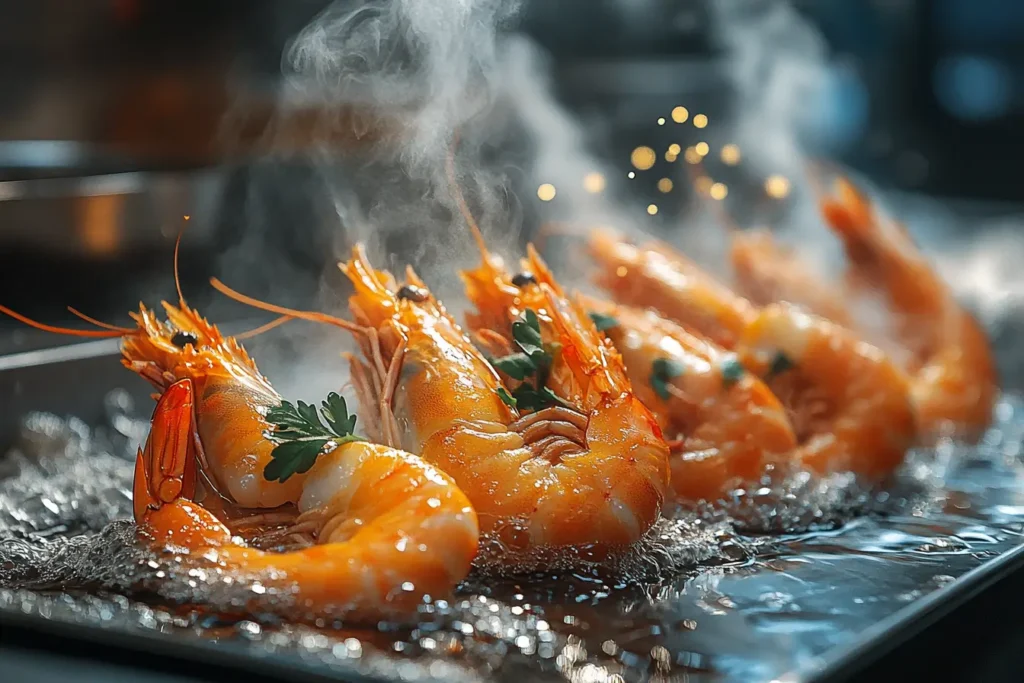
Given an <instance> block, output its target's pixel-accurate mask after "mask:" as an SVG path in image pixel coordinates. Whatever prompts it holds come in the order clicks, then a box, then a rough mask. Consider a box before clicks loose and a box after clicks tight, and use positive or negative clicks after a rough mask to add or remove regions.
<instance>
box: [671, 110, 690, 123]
mask: <svg viewBox="0 0 1024 683" xmlns="http://www.w3.org/2000/svg"><path fill="white" fill-rule="evenodd" d="M689 117H690V112H689V111H687V110H686V107H676V108H675V109H673V110H672V120H673V121H675V122H676V123H684V122H685V121H686V119H688V118H689Z"/></svg>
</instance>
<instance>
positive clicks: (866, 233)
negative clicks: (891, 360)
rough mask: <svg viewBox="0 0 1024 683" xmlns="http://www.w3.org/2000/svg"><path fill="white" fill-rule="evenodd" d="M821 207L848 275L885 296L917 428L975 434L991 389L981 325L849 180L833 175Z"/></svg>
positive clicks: (994, 382) (987, 412) (988, 407)
mask: <svg viewBox="0 0 1024 683" xmlns="http://www.w3.org/2000/svg"><path fill="white" fill-rule="evenodd" d="M821 210H822V213H823V215H824V216H825V219H826V221H828V224H829V225H830V226H831V228H832V230H833V232H835V233H836V234H837V235H838V236H839V237H840V238H841V239H842V240H843V243H844V246H845V249H846V254H847V257H848V258H849V260H850V272H849V276H850V277H849V278H848V279H849V280H850V282H851V283H854V282H855V283H856V286H858V287H866V286H867V287H879V288H881V290H882V291H883V292H884V294H885V296H886V298H887V300H888V305H889V308H890V310H891V312H892V315H893V316H894V318H895V322H894V324H893V325H892V328H893V329H892V336H893V337H894V338H895V340H896V342H897V343H899V344H900V345H901V346H902V347H903V348H905V349H906V350H907V351H909V355H910V357H909V360H908V362H907V364H906V366H907V367H906V369H907V371H908V372H909V373H910V374H911V377H912V391H913V396H914V403H915V404H916V406H917V411H918V415H919V418H920V420H921V424H922V428H923V431H924V432H925V433H926V434H928V435H932V436H933V435H953V436H959V437H967V438H974V437H977V436H979V435H980V434H981V432H982V431H983V430H984V429H985V428H986V427H987V426H988V424H989V422H990V420H991V419H992V407H993V404H994V403H995V400H996V396H997V394H998V379H997V377H996V370H995V363H994V360H993V357H992V350H991V347H990V344H989V340H988V337H987V336H986V334H985V332H984V330H983V329H982V327H981V325H980V324H979V323H978V322H977V320H975V319H974V317H973V316H972V315H971V314H970V313H968V312H967V311H966V310H964V309H963V308H962V307H961V306H960V305H959V304H958V303H957V301H956V299H955V297H954V296H953V294H952V292H950V290H949V288H948V287H947V286H946V284H945V283H944V282H943V281H942V279H941V277H940V276H939V275H938V273H936V272H935V270H934V268H932V266H931V264H929V263H928V261H927V259H926V258H925V257H924V256H923V255H922V254H921V252H920V250H919V249H918V247H917V245H915V244H914V242H913V240H912V239H911V238H910V235H909V234H908V233H907V231H906V229H905V228H904V227H903V226H901V225H898V224H896V223H895V222H892V221H886V220H884V219H883V218H882V217H881V216H879V215H878V213H877V212H876V211H875V209H874V208H873V207H872V206H871V203H870V202H869V201H868V200H867V198H866V197H864V195H863V194H861V193H860V191H858V190H857V188H855V187H854V186H853V184H852V183H850V182H849V181H848V180H846V179H845V178H840V179H839V180H838V181H837V183H836V194H835V195H834V196H826V197H823V198H822V202H821Z"/></svg>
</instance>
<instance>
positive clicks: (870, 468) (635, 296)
mask: <svg viewBox="0 0 1024 683" xmlns="http://www.w3.org/2000/svg"><path fill="white" fill-rule="evenodd" d="M589 247H590V251H591V253H592V255H593V256H594V257H595V258H596V260H597V261H598V263H599V264H600V265H601V266H602V268H603V272H602V273H601V274H599V276H598V280H599V282H600V283H601V284H603V285H604V286H605V287H606V288H607V289H609V290H610V291H611V293H612V296H613V297H614V298H615V299H616V301H619V302H620V303H629V304H632V305H638V306H650V307H651V308H653V309H655V310H657V311H658V312H660V313H661V314H663V315H665V316H666V317H668V318H670V319H671V320H673V321H674V322H677V323H679V324H681V325H683V326H684V327H686V328H687V329H689V330H690V331H692V332H695V333H697V334H698V335H702V336H705V337H707V338H709V339H711V340H712V341H715V342H716V343H719V344H721V345H722V346H724V347H725V348H727V349H730V350H734V351H736V352H737V353H738V355H739V357H740V359H741V361H742V363H743V365H744V367H746V368H747V369H748V370H749V371H751V372H753V373H754V374H756V375H758V376H760V377H762V378H763V379H764V380H765V382H766V383H767V384H768V386H769V388H770V389H771V390H772V392H773V393H775V395H776V396H778V398H779V399H780V400H781V401H782V403H783V405H784V406H785V407H786V409H787V411H788V412H789V416H790V422H791V424H792V426H793V428H794V431H795V433H796V437H797V441H798V447H797V449H796V450H795V451H794V454H793V455H794V457H795V459H796V460H797V462H799V463H802V464H803V465H804V466H806V467H809V468H810V469H812V470H814V471H817V472H820V473H827V472H831V471H839V470H852V471H854V472H857V473H858V474H861V475H862V476H865V477H868V478H870V479H875V480H877V479H882V478H884V477H885V476H887V475H888V474H890V473H891V472H892V470H893V469H895V467H896V466H898V465H899V463H900V462H902V459H903V455H904V453H905V452H906V450H907V449H908V448H909V447H910V446H911V445H912V444H913V443H914V441H915V439H916V438H917V426H916V418H915V414H914V409H913V405H912V403H911V397H910V386H909V382H908V378H907V377H906V375H905V373H903V372H902V371H901V370H900V369H899V368H898V367H896V366H895V365H894V364H893V363H892V361H891V360H890V359H889V358H888V357H887V356H886V355H885V354H884V353H882V352H881V351H880V350H879V349H877V348H876V347H874V346H871V345H870V344H868V343H866V342H864V341H863V340H862V339H860V338H859V337H858V336H857V335H855V334H854V333H852V332H850V331H849V330H847V329H845V328H843V327H842V326H840V325H837V324H835V323H832V322H830V321H828V320H826V319H824V318H820V317H818V316H814V315H812V314H809V313H806V312H805V311H802V310H800V309H799V308H797V307H795V306H792V305H789V304H782V303H778V304H770V305H768V306H765V307H757V306H755V305H754V304H753V303H752V302H750V301H749V300H747V299H745V298H743V297H740V296H739V295H738V294H736V293H734V292H733V291H731V290H729V289H728V288H727V287H725V286H724V285H722V284H720V283H718V282H717V281H715V280H713V279H712V278H711V277H710V276H708V275H707V274H705V273H703V272H702V271H701V270H700V269H699V268H698V267H697V266H696V265H695V264H693V263H692V262H691V261H689V260H688V259H687V258H686V257H684V256H683V255H682V254H677V253H675V252H674V251H673V250H672V249H671V248H669V247H667V246H665V245H660V244H656V245H652V246H643V247H637V246H634V245H631V244H628V243H626V242H623V241H621V240H619V239H617V238H616V237H614V236H612V235H609V234H607V233H598V234H595V235H594V236H593V237H592V239H591V240H590V242H589Z"/></svg>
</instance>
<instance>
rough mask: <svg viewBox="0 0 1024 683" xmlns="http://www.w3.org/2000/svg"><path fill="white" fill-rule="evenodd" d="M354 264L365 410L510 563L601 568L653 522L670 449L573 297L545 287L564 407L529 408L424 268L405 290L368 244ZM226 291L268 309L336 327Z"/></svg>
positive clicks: (357, 368) (357, 373)
mask: <svg viewBox="0 0 1024 683" xmlns="http://www.w3.org/2000/svg"><path fill="white" fill-rule="evenodd" d="M537 264H538V266H539V259H538V260H537ZM342 270H343V272H344V273H345V274H346V275H347V276H348V277H349V279H350V280H351V281H352V283H353V285H354V286H355V294H354V295H353V296H352V297H351V299H350V301H349V304H350V308H351V310H352V314H353V317H354V318H355V321H356V324H355V325H353V324H352V323H348V322H346V321H342V320H336V321H335V322H336V324H338V325H340V326H342V327H346V328H349V329H354V331H355V332H356V335H357V337H358V338H359V339H360V341H361V343H362V345H363V349H364V356H365V358H366V360H365V361H362V360H357V359H355V358H352V359H350V361H351V363H352V376H353V380H354V383H355V385H356V387H357V390H359V392H360V394H361V396H362V405H363V406H369V405H376V406H379V407H380V419H379V420H377V421H376V424H375V429H376V431H377V433H378V434H380V435H382V436H383V440H384V441H385V442H387V443H394V444H395V445H397V444H402V445H403V446H404V447H405V448H406V449H407V450H409V451H411V452H414V453H418V454H419V455H420V456H421V457H422V458H423V459H424V460H426V461H427V462H430V463H432V464H433V465H435V466H437V467H439V468H440V469H442V470H443V471H444V472H446V473H448V474H449V475H451V477H452V478H453V479H454V480H455V481H456V482H457V483H458V485H459V486H460V487H461V488H462V490H463V491H465V492H466V494H467V495H468V496H469V498H470V500H471V501H472V503H473V506H474V508H475V509H476V511H477V515H478V516H479V520H480V526H481V530H482V532H483V533H484V534H486V535H489V536H490V537H492V538H495V539H496V540H498V541H500V543H501V545H502V546H503V547H504V548H505V549H507V551H509V553H510V555H511V556H506V557H505V558H503V561H507V562H514V563H515V566H517V567H522V566H525V565H523V564H522V563H523V562H526V561H528V560H529V559H530V558H531V557H533V558H539V557H540V556H541V555H542V554H543V553H538V552H537V551H546V550H557V549H574V550H576V551H578V552H579V556H580V557H584V558H587V559H593V560H600V559H603V558H605V557H607V556H608V555H609V554H612V553H615V552H619V551H622V550H624V549H626V548H628V547H629V546H631V545H632V544H633V543H635V542H636V541H637V540H639V539H640V538H641V537H642V536H643V535H644V534H645V533H646V532H647V530H648V529H649V528H650V527H651V526H652V525H653V524H654V522H655V521H656V520H657V519H658V517H659V515H660V511H661V506H662V502H663V499H664V493H665V489H666V487H667V485H668V477H669V471H668V447H667V445H666V444H665V442H664V440H663V439H662V437H661V432H660V430H659V428H658V425H657V423H656V422H655V420H654V418H653V416H652V415H651V414H650V412H649V411H648V410H647V409H646V408H645V407H644V406H643V404H642V403H641V402H640V401H639V400H638V399H637V398H636V397H635V396H634V395H633V393H632V390H631V388H630V385H629V381H628V379H627V378H626V375H625V371H624V370H623V368H622V365H621V361H620V360H619V358H618V356H617V355H616V354H615V353H614V352H613V351H612V350H611V348H610V346H607V345H605V343H604V341H603V340H602V339H601V337H600V335H599V333H598V332H597V330H596V329H595V328H594V325H593V323H592V322H591V321H590V319H589V318H588V317H587V316H586V314H585V313H583V312H582V311H580V310H579V309H578V308H577V307H576V306H574V305H573V304H571V303H570V302H569V301H567V300H566V299H565V298H564V297H563V296H562V294H561V291H560V289H557V288H556V286H554V285H553V284H548V283H545V284H544V285H543V286H542V290H541V291H542V292H543V294H542V298H543V306H542V307H541V306H538V309H537V310H536V311H535V313H536V316H537V317H538V319H539V320H540V321H541V324H542V326H543V327H542V336H543V341H544V343H545V344H551V343H552V342H557V343H559V344H561V349H560V351H559V352H558V354H557V355H558V359H557V361H556V362H555V363H554V365H557V368H558V370H557V372H556V371H554V370H553V371H552V373H551V377H552V383H553V384H552V385H551V389H552V391H553V392H556V393H557V395H558V400H557V401H553V402H552V405H549V406H547V407H544V408H543V409H540V410H536V411H534V412H526V411H521V410H520V409H518V408H516V407H514V406H512V405H508V404H507V403H506V402H505V401H506V400H507V399H503V398H502V395H505V396H510V393H509V391H508V389H509V387H506V386H505V385H504V384H503V383H502V381H501V379H500V377H499V375H498V373H497V372H496V371H495V369H494V367H493V366H492V365H491V364H490V363H489V362H488V360H487V358H485V357H484V355H483V354H481V352H480V351H479V350H478V349H477V348H476V347H475V346H474V345H473V344H472V342H471V341H470V340H469V339H468V338H467V336H466V335H465V333H464V332H463V331H462V329H461V328H460V327H459V325H458V324H457V323H456V322H455V320H454V319H453V318H452V317H451V316H450V315H449V314H448V313H447V311H446V310H445V309H444V306H443V305H442V304H441V302H439V301H438V300H437V299H436V298H435V297H434V296H433V295H432V294H431V293H430V291H429V290H428V289H427V288H426V286H425V285H424V283H423V282H422V281H421V280H420V279H419V278H418V277H417V276H416V274H415V273H414V272H413V271H412V270H411V269H409V270H408V271H407V273H406V282H405V283H404V284H402V285H400V286H399V285H398V283H396V282H395V280H394V278H392V277H391V275H390V274H388V273H386V272H382V271H375V270H374V269H373V267H372V266H371V265H370V263H369V262H368V261H367V259H366V256H365V254H364V253H363V250H362V247H361V246H358V245H357V246H356V247H355V249H354V251H353V256H352V259H351V260H350V261H348V262H347V263H345V264H343V265H342ZM215 286H217V287H218V288H219V289H220V290H221V291H224V292H226V293H231V294H232V295H234V296H235V298H238V299H240V300H243V301H246V302H247V303H250V304H252V305H255V306H258V307H261V308H264V309H265V310H273V311H279V312H284V311H287V314H288V315H293V316H295V317H311V318H313V319H315V320H323V316H322V315H320V314H308V313H303V312H300V311H291V310H288V309H282V308H279V307H275V306H270V305H268V304H263V303H260V302H256V301H254V300H252V299H247V298H245V297H243V296H240V295H238V294H237V293H233V292H231V291H230V290H228V288H227V287H225V286H224V285H222V284H220V283H215ZM505 324H506V325H507V322H506V323H505ZM385 359H386V360H385ZM556 375H557V377H558V383H557V384H554V382H555V379H554V378H555V377H556ZM538 389H542V388H541V387H538Z"/></svg>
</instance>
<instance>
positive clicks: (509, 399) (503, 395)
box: [494, 387, 519, 408]
mask: <svg viewBox="0 0 1024 683" xmlns="http://www.w3.org/2000/svg"><path fill="white" fill-rule="evenodd" d="M494 393H496V394H497V395H498V398H500V399H501V402H502V403H504V404H505V405H507V406H508V407H510V408H515V407H516V404H517V403H518V402H519V401H517V400H516V398H515V396H512V395H511V394H509V393H508V390H507V389H505V387H498V388H497V389H495V390H494Z"/></svg>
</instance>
